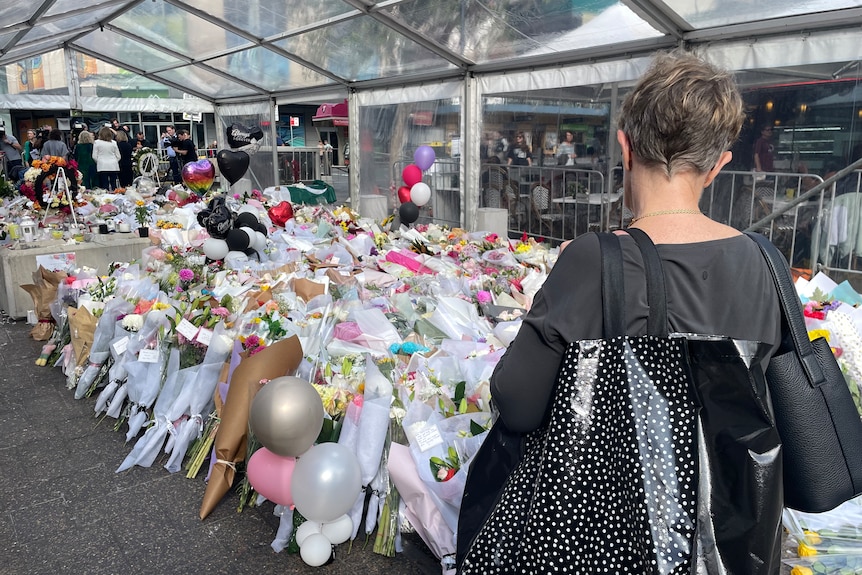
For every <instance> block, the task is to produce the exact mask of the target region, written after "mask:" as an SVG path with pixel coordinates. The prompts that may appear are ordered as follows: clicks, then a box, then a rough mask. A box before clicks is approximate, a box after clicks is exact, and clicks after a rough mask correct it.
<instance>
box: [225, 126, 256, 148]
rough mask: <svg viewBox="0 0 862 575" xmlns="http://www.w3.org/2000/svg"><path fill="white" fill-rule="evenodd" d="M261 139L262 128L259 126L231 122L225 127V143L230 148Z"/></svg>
mask: <svg viewBox="0 0 862 575" xmlns="http://www.w3.org/2000/svg"><path fill="white" fill-rule="evenodd" d="M262 140H263V130H261V129H260V127H259V126H255V127H253V128H251V127H249V126H243V125H242V124H231V125H230V126H228V127H227V143H228V145H230V147H231V148H241V147H243V146H245V145H247V144H254V143H255V142H260V141H262Z"/></svg>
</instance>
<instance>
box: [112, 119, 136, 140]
mask: <svg viewBox="0 0 862 575" xmlns="http://www.w3.org/2000/svg"><path fill="white" fill-rule="evenodd" d="M111 129H112V130H113V131H114V133H115V134H116V133H117V132H120V131H123V132H125V133H126V136H129V135H131V133H132V131H131V130H130V129H129V127H128V126H126V125H123V126H121V125H120V121H119V120H118V119H116V118H111Z"/></svg>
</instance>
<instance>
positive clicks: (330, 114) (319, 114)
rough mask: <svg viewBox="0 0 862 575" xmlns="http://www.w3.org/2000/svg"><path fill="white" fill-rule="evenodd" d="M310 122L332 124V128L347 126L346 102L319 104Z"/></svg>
mask: <svg viewBox="0 0 862 575" xmlns="http://www.w3.org/2000/svg"><path fill="white" fill-rule="evenodd" d="M311 121H312V122H330V121H331V122H332V125H333V126H346V125H347V100H344V101H343V102H341V103H340V104H321V105H320V106H318V108H317V111H316V112H315V113H314V116H312V117H311Z"/></svg>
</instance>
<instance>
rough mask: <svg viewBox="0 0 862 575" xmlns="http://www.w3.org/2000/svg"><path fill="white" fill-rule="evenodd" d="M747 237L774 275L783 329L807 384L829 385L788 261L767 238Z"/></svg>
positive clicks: (755, 235) (756, 235) (755, 234)
mask: <svg viewBox="0 0 862 575" xmlns="http://www.w3.org/2000/svg"><path fill="white" fill-rule="evenodd" d="M745 234H746V235H747V236H748V237H749V238H751V239H752V240H754V241H755V242H756V243H757V245H758V246H760V251H761V253H762V254H763V257H764V259H766V263H767V265H768V266H769V271H770V272H771V273H772V279H773V280H775V287H776V289H777V290H778V299H779V301H780V303H781V311H782V315H783V316H784V325H785V326H786V327H787V329H788V332H789V333H790V337H791V339H792V340H793V345H794V346H795V347H796V352H797V353H798V354H799V359H800V361H801V362H802V366H803V369H805V374H806V376H807V377H808V381H809V382H811V385H813V386H814V387H819V386H820V385H822V384H823V383H824V382H825V381H826V377H825V376H824V375H823V370H822V369H821V368H820V364H819V363H818V362H817V357H816V356H815V355H814V348H813V347H812V346H811V340H809V339H808V329H807V328H806V327H805V319H804V317H803V315H802V304H801V303H800V301H799V296H798V295H796V289H795V288H794V287H793V279H792V278H791V277H790V268H789V267H788V266H787V261H786V260H785V259H784V256H783V255H782V254H781V252H780V251H778V248H776V247H775V246H774V245H772V242H770V241H769V240H768V239H766V237H764V236H762V235H761V234H757V233H754V232H745Z"/></svg>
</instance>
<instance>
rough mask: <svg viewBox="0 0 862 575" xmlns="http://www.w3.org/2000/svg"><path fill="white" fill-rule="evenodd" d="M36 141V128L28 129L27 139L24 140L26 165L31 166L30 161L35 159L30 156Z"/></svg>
mask: <svg viewBox="0 0 862 575" xmlns="http://www.w3.org/2000/svg"><path fill="white" fill-rule="evenodd" d="M35 141H36V130H34V129H32V128H31V129H29V130H27V141H26V142H24V154H23V157H24V165H25V166H29V165H30V162H32V161H33V158H32V157H31V156H30V150H32V149H33V143H34V142H35Z"/></svg>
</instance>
